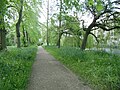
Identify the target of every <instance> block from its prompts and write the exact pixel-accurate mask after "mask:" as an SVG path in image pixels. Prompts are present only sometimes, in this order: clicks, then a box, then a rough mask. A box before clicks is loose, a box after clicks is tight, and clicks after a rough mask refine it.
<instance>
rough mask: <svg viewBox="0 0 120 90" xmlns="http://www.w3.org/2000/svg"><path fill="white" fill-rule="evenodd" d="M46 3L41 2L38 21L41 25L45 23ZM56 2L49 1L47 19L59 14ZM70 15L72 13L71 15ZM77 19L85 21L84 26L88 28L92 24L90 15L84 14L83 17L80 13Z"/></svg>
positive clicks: (45, 1)
mask: <svg viewBox="0 0 120 90" xmlns="http://www.w3.org/2000/svg"><path fill="white" fill-rule="evenodd" d="M47 1H48V0H43V4H42V9H41V8H40V10H41V13H40V18H39V21H40V22H41V23H45V22H46V21H47ZM57 2H58V0H49V14H50V15H49V18H50V17H51V14H53V13H56V12H59V11H58V10H57V6H56V4H57ZM71 14H72V13H71ZM79 16H80V17H79V18H81V19H83V20H85V25H86V26H88V25H89V24H90V23H91V22H92V18H91V17H92V16H91V15H90V14H86V15H85V16H83V15H81V13H80V14H79Z"/></svg>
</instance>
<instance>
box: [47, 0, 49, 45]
mask: <svg viewBox="0 0 120 90" xmlns="http://www.w3.org/2000/svg"><path fill="white" fill-rule="evenodd" d="M48 24H49V0H48V1H47V40H46V41H47V46H49V28H48Z"/></svg>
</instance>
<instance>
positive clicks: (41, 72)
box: [27, 47, 91, 90]
mask: <svg viewBox="0 0 120 90" xmlns="http://www.w3.org/2000/svg"><path fill="white" fill-rule="evenodd" d="M27 90H91V89H90V88H89V87H88V86H86V85H83V82H81V81H79V80H78V77H77V76H75V74H73V73H72V72H71V71H70V70H69V69H67V68H66V67H65V66H64V65H62V64H61V63H60V62H59V61H57V60H55V58H54V57H53V56H51V55H50V54H49V53H48V52H46V51H45V50H44V49H43V48H42V47H38V52H37V57H36V61H35V62H34V64H33V67H32V74H31V77H30V81H29V83H28V88H27Z"/></svg>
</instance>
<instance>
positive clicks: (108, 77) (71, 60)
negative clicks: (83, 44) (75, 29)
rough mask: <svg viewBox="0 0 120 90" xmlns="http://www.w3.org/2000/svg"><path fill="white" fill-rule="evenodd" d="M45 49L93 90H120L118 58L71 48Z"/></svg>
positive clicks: (119, 64)
mask: <svg viewBox="0 0 120 90" xmlns="http://www.w3.org/2000/svg"><path fill="white" fill-rule="evenodd" d="M45 49H46V50H47V51H48V52H50V53H51V54H52V55H53V56H55V57H56V58H57V59H58V60H60V61H61V62H62V63H63V64H65V65H66V66H67V67H68V68H70V69H71V70H72V71H73V72H74V73H76V74H77V75H78V76H80V77H81V78H82V79H83V80H84V81H86V82H87V83H88V84H89V85H90V86H91V87H92V88H94V89H95V90H120V56H117V55H111V54H108V53H105V52H100V51H81V50H80V49H77V48H71V47H61V48H60V49H58V48H56V47H53V46H51V47H45Z"/></svg>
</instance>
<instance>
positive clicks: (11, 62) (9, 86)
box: [0, 46, 37, 90]
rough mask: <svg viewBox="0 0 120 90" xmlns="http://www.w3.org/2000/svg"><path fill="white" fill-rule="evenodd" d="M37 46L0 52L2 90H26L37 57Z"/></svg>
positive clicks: (0, 89)
mask: <svg viewBox="0 0 120 90" xmlns="http://www.w3.org/2000/svg"><path fill="white" fill-rule="evenodd" d="M36 51H37V48H36V47H35V46H32V47H26V48H20V49H17V48H14V47H12V48H8V50H7V51H2V52H0V90H25V89H26V85H27V81H28V78H29V76H30V72H31V66H32V64H33V62H34V59H35V56H36Z"/></svg>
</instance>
